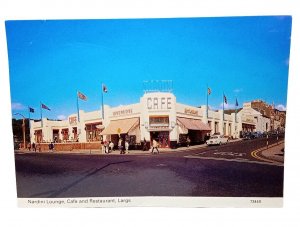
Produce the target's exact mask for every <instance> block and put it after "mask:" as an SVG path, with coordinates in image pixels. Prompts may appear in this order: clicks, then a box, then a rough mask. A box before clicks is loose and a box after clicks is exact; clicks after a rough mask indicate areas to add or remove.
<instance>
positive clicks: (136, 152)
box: [15, 139, 240, 155]
mask: <svg viewBox="0 0 300 227" xmlns="http://www.w3.org/2000/svg"><path fill="white" fill-rule="evenodd" d="M237 141H240V139H236V140H230V141H229V143H232V142H237ZM206 146H207V145H206V144H200V145H193V146H189V147H178V148H176V149H171V148H159V149H158V150H159V152H160V153H174V152H182V151H188V150H194V149H198V148H203V147H206ZM151 150H152V149H149V150H148V151H143V150H129V153H127V154H126V155H149V154H151ZM15 152H16V153H26V154H28V153H48V154H49V153H54V154H91V155H120V152H119V150H118V149H116V150H114V151H113V152H111V153H109V154H105V153H103V152H102V150H101V149H91V150H89V149H85V150H71V151H57V150H54V151H53V152H52V151H51V152H50V151H41V152H38V151H37V152H34V151H28V150H17V151H15Z"/></svg>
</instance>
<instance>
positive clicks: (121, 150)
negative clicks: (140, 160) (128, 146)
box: [118, 138, 123, 154]
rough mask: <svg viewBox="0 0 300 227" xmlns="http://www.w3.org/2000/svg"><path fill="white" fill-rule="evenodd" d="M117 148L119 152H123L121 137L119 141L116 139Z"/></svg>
mask: <svg viewBox="0 0 300 227" xmlns="http://www.w3.org/2000/svg"><path fill="white" fill-rule="evenodd" d="M118 149H119V151H120V154H123V140H122V138H120V139H119V141H118Z"/></svg>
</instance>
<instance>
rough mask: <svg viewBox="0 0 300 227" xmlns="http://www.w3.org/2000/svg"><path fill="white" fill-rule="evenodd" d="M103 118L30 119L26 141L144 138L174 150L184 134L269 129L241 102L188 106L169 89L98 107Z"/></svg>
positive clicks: (200, 136)
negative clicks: (229, 106)
mask: <svg viewBox="0 0 300 227" xmlns="http://www.w3.org/2000/svg"><path fill="white" fill-rule="evenodd" d="M104 113H105V114H104V116H105V118H104V119H103V118H102V111H101V110H100V109H99V110H97V111H93V112H84V111H82V110H80V111H79V115H80V122H79V121H78V116H77V114H75V113H74V114H71V115H70V116H68V119H67V120H57V121H56V120H47V119H46V118H43V119H42V121H43V122H42V123H41V121H33V120H31V128H30V133H31V140H32V141H31V142H36V143H42V142H47V143H49V142H57V143H68V142H80V143H87V142H89V143H97V142H98V143H99V142H100V141H101V140H102V139H103V140H107V141H110V140H111V141H113V142H114V143H115V144H116V143H117V141H118V139H119V137H123V138H126V139H127V140H129V141H130V144H131V145H139V144H140V143H141V141H143V140H144V139H145V140H146V141H147V143H148V144H150V141H152V139H153V138H155V139H157V140H159V142H160V145H161V146H162V147H170V148H175V147H177V146H180V145H182V144H184V143H185V141H186V138H187V136H188V137H189V138H190V140H191V143H192V144H199V143H203V142H204V141H205V139H207V136H208V135H212V134H214V133H219V134H223V135H226V136H228V137H231V138H239V137H240V133H241V132H242V131H261V132H264V131H269V130H270V119H269V118H267V117H265V116H263V115H262V114H261V113H259V112H257V111H256V110H254V109H252V108H251V105H250V106H249V104H247V103H245V104H244V106H243V108H242V109H240V110H239V111H238V112H237V113H235V112H234V111H233V112H232V113H230V114H226V113H223V110H218V111H213V110H208V113H207V109H206V105H204V106H201V107H194V106H189V105H185V104H181V103H178V102H176V97H175V95H174V94H173V93H172V92H148V93H145V94H144V95H143V96H142V97H141V98H140V102H138V103H135V104H131V105H127V106H119V107H110V106H107V105H105V106H104Z"/></svg>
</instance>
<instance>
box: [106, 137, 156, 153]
mask: <svg viewBox="0 0 300 227" xmlns="http://www.w3.org/2000/svg"><path fill="white" fill-rule="evenodd" d="M114 146H115V144H114V143H113V142H112V141H101V149H102V153H105V154H109V153H111V152H112V151H114ZM158 147H159V143H158V142H157V141H156V140H155V139H153V140H152V151H151V153H152V154H159V150H158ZM118 150H119V152H120V154H129V142H128V141H127V140H124V139H122V138H120V139H119V141H118ZM148 150H149V148H148V146H147V141H146V139H144V141H143V151H148Z"/></svg>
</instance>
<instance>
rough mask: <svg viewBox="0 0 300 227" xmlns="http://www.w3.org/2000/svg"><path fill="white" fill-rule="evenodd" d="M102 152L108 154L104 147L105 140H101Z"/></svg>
mask: <svg viewBox="0 0 300 227" xmlns="http://www.w3.org/2000/svg"><path fill="white" fill-rule="evenodd" d="M101 152H102V154H104V153H106V152H105V146H104V141H103V140H101Z"/></svg>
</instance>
